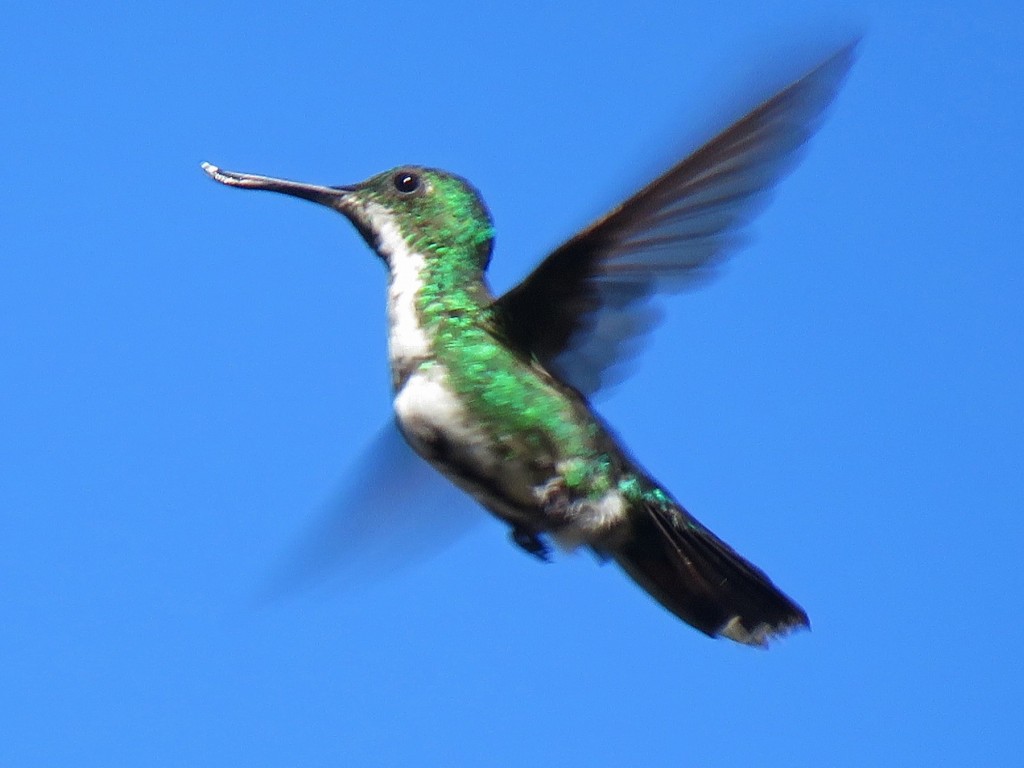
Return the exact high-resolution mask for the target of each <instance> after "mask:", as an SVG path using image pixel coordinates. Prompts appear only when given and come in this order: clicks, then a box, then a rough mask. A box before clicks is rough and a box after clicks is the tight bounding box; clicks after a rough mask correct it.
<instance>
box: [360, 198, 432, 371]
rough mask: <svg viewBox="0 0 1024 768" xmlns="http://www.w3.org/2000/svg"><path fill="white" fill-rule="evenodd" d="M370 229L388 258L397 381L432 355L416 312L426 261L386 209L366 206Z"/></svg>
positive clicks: (391, 345)
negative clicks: (406, 238)
mask: <svg viewBox="0 0 1024 768" xmlns="http://www.w3.org/2000/svg"><path fill="white" fill-rule="evenodd" d="M366 216H367V218H368V219H369V221H370V226H371V227H372V228H373V230H374V232H376V233H377V235H378V236H379V238H380V241H379V243H378V245H377V248H378V250H379V251H380V252H381V254H382V255H383V256H384V257H385V259H387V263H388V264H389V265H390V269H391V275H390V278H389V280H388V328H389V331H388V353H389V357H390V360H391V373H392V378H393V379H394V380H395V381H396V382H397V381H400V380H404V379H405V377H406V375H407V374H408V373H409V372H410V371H411V370H412V369H413V368H415V367H416V366H417V365H418V364H419V363H420V362H422V361H423V360H425V359H427V358H428V357H430V356H431V350H430V342H429V341H428V339H427V335H426V333H424V331H423V327H422V326H421V325H420V320H419V316H418V315H417V313H416V299H417V297H418V295H419V292H420V289H421V288H422V287H423V280H422V278H421V273H422V271H423V267H424V265H425V263H426V260H425V259H424V257H423V254H421V253H417V252H416V251H413V250H411V249H410V248H409V245H408V243H406V241H405V238H404V237H403V236H402V233H401V230H399V228H398V224H397V223H395V218H394V216H392V215H391V213H390V212H389V211H388V210H387V209H386V208H384V207H383V206H380V205H376V204H374V203H370V204H369V205H367V206H366Z"/></svg>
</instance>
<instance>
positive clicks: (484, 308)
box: [388, 249, 493, 389]
mask: <svg viewBox="0 0 1024 768" xmlns="http://www.w3.org/2000/svg"><path fill="white" fill-rule="evenodd" d="M396 256H398V254H393V255H392V258H391V259H390V264H391V266H390V272H391V274H390V280H389V283H388V322H389V327H390V331H389V336H388V346H389V354H390V360H391V373H392V380H393V383H394V385H395V388H396V389H398V388H400V387H401V385H402V384H403V383H404V382H405V380H406V379H407V378H408V376H409V375H410V374H411V373H412V372H413V371H414V370H416V369H417V368H418V367H419V366H420V365H422V364H423V363H424V362H427V361H437V360H439V359H440V360H442V361H443V360H445V359H447V358H449V357H450V356H451V354H452V353H454V352H456V351H457V350H458V349H459V348H460V347H461V346H462V345H463V344H464V343H465V340H466V333H467V332H468V331H469V330H470V329H472V328H479V325H480V324H481V323H483V322H486V316H487V312H488V311H489V310H488V307H489V306H490V304H491V302H492V300H493V299H492V297H491V294H490V292H489V291H488V290H487V286H486V284H485V282H484V277H483V273H482V271H481V270H480V268H479V267H478V266H476V265H475V264H474V263H473V262H472V260H471V259H469V258H462V257H461V256H460V255H459V254H453V253H450V252H446V253H445V254H443V255H438V254H436V253H430V252H428V253H426V254H423V253H418V252H415V251H412V250H409V249H406V251H405V252H404V253H402V254H401V257H400V258H396Z"/></svg>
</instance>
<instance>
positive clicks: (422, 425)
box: [394, 363, 552, 522]
mask: <svg viewBox="0 0 1024 768" xmlns="http://www.w3.org/2000/svg"><path fill="white" fill-rule="evenodd" d="M394 409H395V415H396V417H397V420H398V424H399V427H400V428H401V430H402V433H403V434H404V435H405V437H406V439H407V440H408V441H409V444H410V445H411V446H412V447H413V449H414V450H415V451H416V452H417V453H419V454H420V456H422V457H423V458H424V459H426V460H427V461H429V462H430V463H431V464H433V465H434V466H435V467H436V468H437V469H438V470H440V471H441V472H442V473H444V474H445V475H447V476H448V477H449V478H450V479H451V480H452V481H453V482H455V483H456V484H457V485H459V486H460V487H461V488H463V490H466V491H467V492H469V493H471V494H472V495H473V496H475V497H476V498H477V499H478V500H480V501H481V503H483V504H484V505H485V506H486V507H487V508H488V509H490V510H491V511H492V512H494V513H495V514H497V515H499V516H500V517H502V518H506V519H508V520H510V521H512V522H515V521H517V520H524V519H528V518H530V517H532V516H533V515H535V514H537V510H536V507H537V488H538V486H539V485H541V484H542V483H543V482H544V481H545V480H546V479H547V478H548V477H549V476H550V474H551V472H552V470H551V468H550V467H544V466H543V465H542V464H541V465H538V464H537V463H536V462H534V461H531V460H529V459H527V458H526V457H523V456H516V455H514V454H510V452H509V451H508V450H507V446H503V445H501V444H499V441H498V439H497V438H496V436H495V435H494V434H493V432H492V431H491V430H488V429H487V428H486V426H485V425H483V424H481V423H480V422H479V421H478V420H476V419H474V418H473V415H472V414H471V413H470V411H469V409H468V408H467V407H466V405H465V403H464V402H463V401H462V400H461V399H460V398H459V397H458V396H457V395H456V394H455V393H454V392H452V390H451V389H450V388H449V387H448V384H447V374H446V371H445V368H444V366H443V365H441V364H438V363H434V364H431V365H428V366H424V367H422V368H420V369H419V370H417V371H415V372H414V373H413V374H412V375H410V376H409V378H408V379H407V380H406V382H405V385H404V386H403V387H402V389H401V390H400V391H399V392H398V394H397V395H396V396H395V401H394Z"/></svg>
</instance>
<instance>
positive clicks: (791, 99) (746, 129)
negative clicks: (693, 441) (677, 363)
mask: <svg viewBox="0 0 1024 768" xmlns="http://www.w3.org/2000/svg"><path fill="white" fill-rule="evenodd" d="M855 46H856V44H855V43H851V44H850V45H848V46H846V47H844V48H842V49H841V50H839V51H837V52H836V53H834V54H833V55H832V56H831V57H829V58H828V59H827V60H825V61H824V62H823V63H821V64H820V65H818V66H817V67H816V68H815V69H813V70H812V71H811V72H809V73H808V74H806V75H805V76H803V77H802V78H800V79H799V80H797V81H796V82H794V83H793V84H792V85H790V86H789V87H787V88H785V89H784V90H782V91H780V92H779V93H777V94H776V95H775V96H773V97H772V98H770V99H768V101H766V102H764V103H763V104H761V105H760V106H759V107H757V108H756V109H754V110H753V111H752V112H750V113H749V114H748V115H747V116H746V117H743V118H742V119H740V120H738V121H737V122H736V123H734V124H733V125H732V126H730V127H729V128H727V129H726V130H725V131H723V132H722V133H721V134H719V135H718V136H716V137H715V138H714V139H712V140H711V141H709V142H708V143H707V144H705V145H704V146H703V147H701V148H700V149H698V150H697V151H696V152H694V153H693V154H692V155H690V156H689V157H687V158H686V159H685V160H683V161H682V162H681V163H679V164H678V165H676V166H675V167H674V168H672V169H670V170H669V171H668V172H667V173H665V174H664V175H663V176H661V177H660V178H658V179H656V180H655V181H653V182H652V183H651V184H649V185H648V186H646V187H645V188H644V189H642V190H640V192H638V193H637V194H636V195H634V196H633V197H631V198H629V199H628V200H627V201H626V202H624V203H622V204H621V205H619V206H618V207H617V208H615V209H614V210H612V211H611V212H610V213H608V214H607V215H606V216H604V217H603V218H601V219H599V220H598V221H596V222H594V223H593V224H591V225H590V226H589V227H587V228H586V229H584V230H583V231H582V232H580V233H579V234H578V235H576V236H575V237H573V238H572V239H571V240H569V241H568V242H566V243H564V244H563V245H562V246H561V247H559V248H558V249H557V250H555V251H554V252H553V253H551V254H550V255H549V256H548V257H547V258H546V259H545V260H544V261H543V262H541V264H540V265H539V266H538V267H537V268H536V269H535V270H534V271H533V272H532V273H531V274H530V275H529V276H528V277H527V278H526V279H525V280H524V281H523V282H521V283H520V284H519V285H517V286H516V287H515V288H513V289H512V290H510V291H509V292H508V293H506V294H505V295H503V296H502V297H501V298H499V299H498V300H497V301H496V303H495V309H496V310H497V314H498V316H499V318H500V319H501V321H502V323H503V326H504V331H505V333H506V335H507V336H508V338H509V340H510V341H511V342H512V343H513V344H516V345H517V346H518V347H519V348H520V349H521V350H523V351H524V352H525V353H527V354H529V355H532V356H534V357H536V358H537V359H538V360H539V361H540V362H541V363H543V364H544V365H545V366H547V367H548V368H549V369H550V370H551V371H552V372H553V373H555V374H556V375H557V376H559V377H560V378H562V379H563V380H564V381H566V382H567V383H569V384H571V385H572V386H574V387H575V388H576V389H578V390H580V391H581V392H583V393H584V394H591V393H593V392H596V391H597V390H598V389H600V388H601V387H602V386H605V385H607V384H609V383H611V380H612V379H613V377H614V372H613V367H614V366H615V364H616V363H619V362H622V361H623V360H625V359H627V358H629V357H631V356H632V355H633V354H634V353H635V352H636V350H637V348H638V346H639V343H640V341H641V339H642V336H643V335H644V334H645V333H647V332H648V331H649V330H650V329H651V328H652V327H653V325H654V324H655V323H656V322H657V311H656V309H655V307H653V306H652V305H651V304H650V302H649V301H648V300H649V299H650V298H652V297H653V296H654V295H655V294H657V293H663V292H673V291H678V290H681V289H682V288H684V287H687V286H688V285H691V284H693V283H694V282H695V281H700V280H703V279H705V278H707V277H708V276H709V274H710V273H711V272H712V271H713V269H714V267H715V266H716V265H717V264H718V262H720V261H721V259H722V258H723V257H724V256H725V255H726V254H727V253H728V252H729V251H730V250H732V249H733V248H734V247H735V246H736V245H737V244H738V241H739V235H740V230H741V228H742V227H743V225H744V224H745V223H746V222H748V221H749V220H750V219H751V218H752V217H753V216H754V214H756V213H757V211H758V210H759V208H760V207H761V205H762V204H763V202H764V201H765V193H767V192H768V191H769V190H770V188H771V187H772V186H773V185H774V184H775V183H776V182H777V181H778V180H779V179H780V178H782V176H783V175H785V173H786V172H787V171H788V170H789V169H790V168H792V167H793V165H794V164H795V163H796V161H797V159H798V155H799V151H798V150H799V149H800V147H801V146H803V144H804V143H805V142H806V141H807V139H808V138H810V136H811V135H812V134H813V133H814V131H815V130H816V128H817V127H818V124H819V123H820V121H821V118H822V115H823V113H824V111H825V108H826V107H827V106H828V104H829V103H830V102H831V101H832V99H833V97H834V96H835V94H836V91H837V90H838V89H839V86H840V84H841V83H842V81H843V78H844V76H845V75H846V73H847V71H848V70H849V68H850V65H851V63H852V62H853V57H854V48H855Z"/></svg>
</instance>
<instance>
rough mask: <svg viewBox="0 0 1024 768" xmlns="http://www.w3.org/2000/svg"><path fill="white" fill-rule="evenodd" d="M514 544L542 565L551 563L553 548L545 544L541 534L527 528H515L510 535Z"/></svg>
mask: <svg viewBox="0 0 1024 768" xmlns="http://www.w3.org/2000/svg"><path fill="white" fill-rule="evenodd" d="M509 538H511V539H512V543H513V544H515V545H516V546H517V547H519V548H520V549H521V550H523V551H524V552H526V553H527V554H530V555H533V556H534V557H536V558H537V559H538V560H540V561H541V562H542V563H549V562H551V548H550V547H549V546H548V545H547V544H545V543H544V540H543V539H541V537H540V534H538V533H536V532H535V531H531V530H528V529H526V528H519V527H516V528H513V529H512V531H511V533H509Z"/></svg>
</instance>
